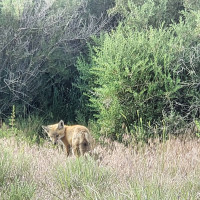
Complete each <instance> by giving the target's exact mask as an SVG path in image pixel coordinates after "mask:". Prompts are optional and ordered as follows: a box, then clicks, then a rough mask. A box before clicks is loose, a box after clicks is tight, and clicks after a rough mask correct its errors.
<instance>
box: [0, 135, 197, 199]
mask: <svg viewBox="0 0 200 200" xmlns="http://www.w3.org/2000/svg"><path fill="white" fill-rule="evenodd" d="M0 152H1V157H0V170H1V172H0V174H2V172H5V171H6V170H7V172H5V173H4V178H3V179H2V176H0V177H1V180H0V181H1V183H2V184H1V185H0V191H2V189H3V191H4V193H2V192H1V193H0V199H13V200H14V199H42V200H45V199H48V200H51V199H52V200H54V199H73V200H76V199H88V200H89V199H99V200H100V199H109V200H110V199H113V200H114V199H120V200H121V199H152V200H155V199H166V200H167V199H200V181H199V177H200V141H199V140H197V139H190V140H184V141H181V140H180V139H171V140H168V141H166V142H165V143H160V142H158V141H157V142H156V141H154V143H151V144H150V145H144V146H142V147H137V148H135V149H134V148H127V147H125V146H124V145H123V144H120V143H117V142H110V141H108V142H105V143H104V145H97V146H96V147H95V149H94V152H93V154H94V155H93V156H92V157H87V158H79V159H76V158H75V157H73V156H70V157H68V158H67V157H66V154H65V153H64V152H62V151H60V150H59V149H56V148H52V146H51V145H49V144H48V143H46V144H44V145H43V146H37V145H31V146H30V145H29V144H28V143H26V142H23V141H19V140H18V141H16V140H15V139H14V138H10V139H5V138H4V139H1V140H0ZM8 152H9V153H8ZM7 154H9V156H7V158H5V156H6V155H7ZM2 163H4V164H2ZM13 177H14V178H13ZM15 179H17V181H16V182H15ZM2 180H3V181H2ZM10 185H12V188H11V187H10ZM17 187H18V188H20V187H21V188H23V189H24V190H23V191H21V190H19V191H18V193H19V194H18V193H17V189H16V188H17ZM31 189H32V190H31ZM10 191H12V193H15V192H16V195H15V196H14V197H13V196H9V192H10ZM20 192H21V193H20ZM25 194H26V195H25ZM17 195H18V196H17ZM20 195H21V196H20ZM17 197H19V198H17ZM22 197H24V198H22ZM25 197H26V198H25Z"/></svg>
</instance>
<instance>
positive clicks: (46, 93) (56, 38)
mask: <svg viewBox="0 0 200 200" xmlns="http://www.w3.org/2000/svg"><path fill="white" fill-rule="evenodd" d="M95 2H96V1H95ZM93 3H94V2H93ZM93 3H92V1H89V0H88V1H78V0H73V1H63V0H59V1H50V0H49V1H44V0H42V1H32V0H30V1H24V0H14V1H10V0H5V1H3V2H2V3H1V6H2V7H1V13H0V26H1V29H0V38H1V39H0V65H1V68H0V95H1V99H0V110H1V113H0V115H1V117H3V118H5V116H6V117H7V116H8V114H9V113H10V110H11V107H12V105H13V104H15V105H16V109H17V114H18V115H22V114H23V115H25V116H26V115H28V114H30V113H32V112H33V111H34V112H37V113H40V114H41V115H43V113H44V112H45V113H46V112H48V118H49V119H54V120H56V119H60V118H63V119H65V120H66V121H73V120H75V113H74V110H75V108H76V105H75V104H78V102H77V101H76V99H78V98H79V96H80V94H79V93H78V92H77V91H74V90H73V88H72V82H73V80H74V79H75V77H76V76H77V73H76V68H75V66H74V63H75V61H76V58H77V56H78V55H79V53H80V52H84V51H85V50H86V42H87V40H89V39H90V37H91V36H93V35H97V34H99V32H100V31H101V30H103V29H104V26H105V25H106V24H107V22H109V20H108V16H107V14H106V11H105V9H106V8H107V7H109V6H111V5H112V4H111V3H110V2H109V3H106V2H105V3H104V6H103V4H102V7H101V8H99V11H98V13H99V14H98V15H96V16H95V14H94V12H93V10H92V7H93ZM16 5H17V6H16ZM101 14H102V16H101ZM77 95H79V96H77ZM73 101H75V103H72V102H73Z"/></svg>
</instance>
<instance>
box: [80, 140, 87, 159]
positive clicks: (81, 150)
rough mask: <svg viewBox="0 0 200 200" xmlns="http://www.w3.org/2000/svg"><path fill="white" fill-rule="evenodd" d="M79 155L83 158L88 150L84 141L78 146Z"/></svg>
mask: <svg viewBox="0 0 200 200" xmlns="http://www.w3.org/2000/svg"><path fill="white" fill-rule="evenodd" d="M79 149H80V154H81V155H82V156H83V155H84V154H85V152H87V151H88V150H89V144H88V142H86V141H84V142H82V143H81V144H80V145H79Z"/></svg>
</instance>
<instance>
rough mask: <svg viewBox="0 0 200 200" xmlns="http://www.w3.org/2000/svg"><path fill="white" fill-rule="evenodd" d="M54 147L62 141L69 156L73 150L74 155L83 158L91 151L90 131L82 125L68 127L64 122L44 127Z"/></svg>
mask: <svg viewBox="0 0 200 200" xmlns="http://www.w3.org/2000/svg"><path fill="white" fill-rule="evenodd" d="M42 128H43V130H44V131H45V132H46V133H47V134H48V136H49V137H50V139H51V141H52V142H53V144H54V145H56V144H58V142H59V141H60V140H61V141H62V143H63V144H64V145H65V147H66V152H67V156H69V153H70V147H71V148H72V152H73V155H75V156H76V157H79V156H83V155H84V154H85V153H86V152H89V151H90V150H91V142H92V136H91V134H90V132H89V130H88V129H87V128H86V127H85V126H82V125H72V126H67V125H65V124H64V121H63V120H60V121H59V122H58V123H57V124H53V125H47V126H42Z"/></svg>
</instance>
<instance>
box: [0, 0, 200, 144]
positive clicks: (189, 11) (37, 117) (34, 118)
mask: <svg viewBox="0 0 200 200" xmlns="http://www.w3.org/2000/svg"><path fill="white" fill-rule="evenodd" d="M199 39H200V3H199V1H198V0H182V1H172V0H161V1H160V0H159V1H157V0H148V1H144V0H139V1H134V0H132V1H131V0H123V1H118V0H101V1H99V0H98V1H96V0H87V1H85V0H84V1H77V0H72V1H65V0H58V1H53V0H49V1H45V0H37V1H31V0H14V1H11V0H3V1H1V3H0V66H1V67H0V118H1V119H3V121H5V122H6V121H8V119H9V118H10V114H11V113H12V109H13V105H14V106H15V115H16V116H15V118H16V121H15V123H16V124H17V126H18V127H19V128H20V129H24V128H25V127H27V126H28V125H27V124H30V121H31V123H33V124H35V126H36V127H39V126H40V125H41V123H45V124H48V123H52V122H57V121H58V120H60V119H63V120H64V121H65V122H66V123H68V124H71V123H80V124H85V125H88V126H90V128H91V129H92V130H93V132H94V134H95V135H96V137H97V138H98V137H99V136H102V135H103V136H109V137H111V138H113V139H117V140H119V141H122V138H123V135H124V134H128V135H131V136H132V137H134V138H135V140H137V141H139V140H143V141H144V140H147V138H149V137H150V136H155V135H156V136H157V135H159V136H161V135H163V132H164V134H165V136H167V134H168V133H169V132H170V133H174V134H180V132H181V133H183V132H184V130H185V129H188V128H190V129H192V127H194V124H195V121H198V118H199V105H200V102H199V101H200V98H199V95H200V92H199V91H200V84H199V83H200V80H199V79H200V78H199V77H200V74H199V73H200V70H199V69H200V66H199V63H200V59H199V48H200V44H199ZM155 129H156V131H155ZM163 129H164V130H163ZM180 129H181V130H182V131H180ZM34 131H35V134H36V135H38V134H41V133H40V130H39V129H36V130H34Z"/></svg>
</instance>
